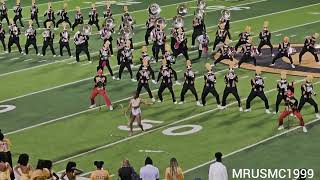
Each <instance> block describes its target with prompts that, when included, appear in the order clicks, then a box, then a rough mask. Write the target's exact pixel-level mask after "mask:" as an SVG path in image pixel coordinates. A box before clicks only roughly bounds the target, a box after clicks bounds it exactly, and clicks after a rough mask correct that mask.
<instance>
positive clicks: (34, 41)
mask: <svg viewBox="0 0 320 180" xmlns="http://www.w3.org/2000/svg"><path fill="white" fill-rule="evenodd" d="M30 45H32V46H33V48H34V49H35V50H36V54H38V46H37V40H36V39H27V42H26V45H25V47H24V49H25V52H26V54H29V46H30Z"/></svg>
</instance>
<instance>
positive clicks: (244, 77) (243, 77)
mask: <svg viewBox="0 0 320 180" xmlns="http://www.w3.org/2000/svg"><path fill="white" fill-rule="evenodd" d="M248 77H249V76H242V77H240V78H239V79H246V78H248Z"/></svg>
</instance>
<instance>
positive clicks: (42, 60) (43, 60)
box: [38, 60, 47, 63]
mask: <svg viewBox="0 0 320 180" xmlns="http://www.w3.org/2000/svg"><path fill="white" fill-rule="evenodd" d="M46 61H47V60H39V61H38V62H39V63H41V62H46Z"/></svg>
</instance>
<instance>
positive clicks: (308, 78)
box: [306, 74, 313, 82]
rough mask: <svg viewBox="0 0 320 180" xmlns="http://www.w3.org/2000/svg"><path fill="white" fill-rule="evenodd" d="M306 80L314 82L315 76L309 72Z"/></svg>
mask: <svg viewBox="0 0 320 180" xmlns="http://www.w3.org/2000/svg"><path fill="white" fill-rule="evenodd" d="M306 80H307V81H308V82H312V80H313V76H312V75H311V74H309V75H308V76H307V78H306Z"/></svg>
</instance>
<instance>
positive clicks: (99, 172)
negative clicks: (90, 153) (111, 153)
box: [90, 161, 110, 180]
mask: <svg viewBox="0 0 320 180" xmlns="http://www.w3.org/2000/svg"><path fill="white" fill-rule="evenodd" d="M93 164H94V165H95V166H96V167H97V169H96V170H95V171H93V172H92V173H91V176H90V180H109V179H110V175H109V172H108V171H107V170H104V169H103V168H102V167H103V164H104V162H103V161H95V162H94V163H93Z"/></svg>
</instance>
